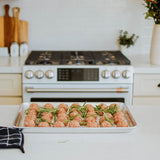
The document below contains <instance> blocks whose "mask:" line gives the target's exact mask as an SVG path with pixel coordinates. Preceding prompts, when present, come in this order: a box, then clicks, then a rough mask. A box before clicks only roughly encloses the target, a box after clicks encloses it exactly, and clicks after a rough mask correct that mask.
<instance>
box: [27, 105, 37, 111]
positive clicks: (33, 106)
mask: <svg viewBox="0 0 160 160" xmlns="http://www.w3.org/2000/svg"><path fill="white" fill-rule="evenodd" d="M29 107H30V108H31V109H32V110H36V111H37V110H39V105H38V104H36V103H32V104H30V106H29Z"/></svg>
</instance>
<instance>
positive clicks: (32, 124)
mask: <svg viewBox="0 0 160 160" xmlns="http://www.w3.org/2000/svg"><path fill="white" fill-rule="evenodd" d="M24 126H25V127H35V126H36V124H35V120H33V119H31V118H30V117H28V116H26V117H25V120H24Z"/></svg>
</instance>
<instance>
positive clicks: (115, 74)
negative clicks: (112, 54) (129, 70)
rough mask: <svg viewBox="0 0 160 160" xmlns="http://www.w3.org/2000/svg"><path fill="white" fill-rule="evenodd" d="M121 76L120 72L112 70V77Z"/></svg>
mask: <svg viewBox="0 0 160 160" xmlns="http://www.w3.org/2000/svg"><path fill="white" fill-rule="evenodd" d="M120 76H121V73H120V72H119V71H118V70H115V71H113V72H112V77H113V78H114V79H118V78H119V77H120Z"/></svg>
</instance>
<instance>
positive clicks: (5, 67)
mask: <svg viewBox="0 0 160 160" xmlns="http://www.w3.org/2000/svg"><path fill="white" fill-rule="evenodd" d="M126 57H128V58H129V59H130V60H131V63H132V65H133V67H134V73H151V74H153V73H158V74H159V73H160V65H151V64H150V63H149V55H142V54H139V55H138V54H128V55H126ZM25 59H26V57H2V56H1V57H0V73H22V67H23V64H24V61H25Z"/></svg>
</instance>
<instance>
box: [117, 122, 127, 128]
mask: <svg viewBox="0 0 160 160" xmlns="http://www.w3.org/2000/svg"><path fill="white" fill-rule="evenodd" d="M117 127H128V123H127V122H126V121H125V120H120V121H118V123H117Z"/></svg>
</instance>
